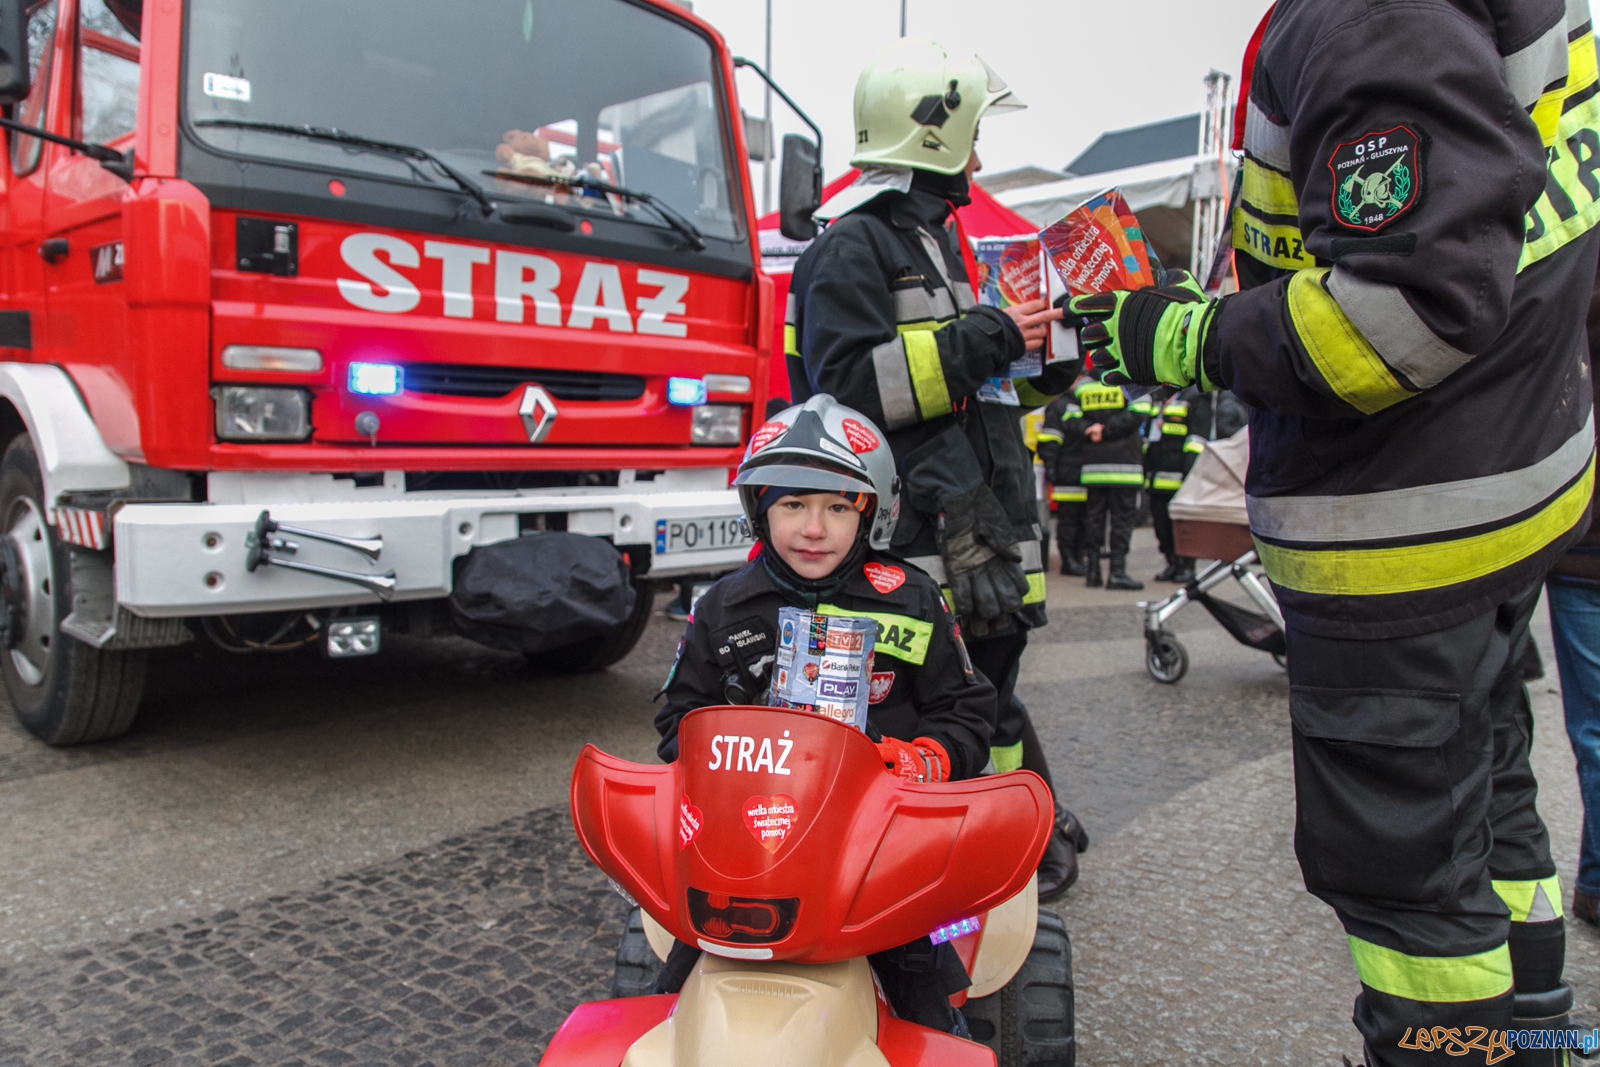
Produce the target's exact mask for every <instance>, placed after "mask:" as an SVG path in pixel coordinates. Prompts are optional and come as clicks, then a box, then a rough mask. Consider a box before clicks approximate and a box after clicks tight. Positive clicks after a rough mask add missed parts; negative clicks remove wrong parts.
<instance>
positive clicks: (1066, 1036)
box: [961, 908, 1077, 1067]
mask: <svg viewBox="0 0 1600 1067" xmlns="http://www.w3.org/2000/svg"><path fill="white" fill-rule="evenodd" d="M961 1013H962V1014H963V1015H965V1016H966V1018H967V1028H968V1029H969V1030H970V1031H971V1032H972V1039H973V1040H974V1041H976V1042H978V1043H979V1044H981V1045H986V1046H988V1048H989V1049H990V1050H991V1051H992V1052H993V1053H994V1055H995V1060H996V1065H997V1067H1073V1064H1074V1062H1075V1060H1076V1058H1077V1036H1076V1027H1075V1023H1074V1019H1073V988H1072V942H1071V940H1070V939H1068V937H1067V926H1066V923H1064V922H1062V921H1061V916H1059V915H1057V914H1056V913H1055V912H1054V911H1052V910H1051V909H1049V908H1040V909H1039V928H1038V930H1037V931H1036V932H1035V933H1034V935H1033V948H1032V949H1031V950H1030V951H1029V953H1028V958H1027V959H1026V960H1025V961H1024V962H1023V964H1022V967H1021V968H1020V969H1019V970H1018V971H1017V973H1016V974H1015V975H1014V976H1012V979H1011V981H1009V982H1007V983H1006V984H1005V985H1004V986H1002V987H1001V988H1000V991H999V992H997V993H992V994H990V995H989V996H987V997H979V998H977V999H976V1000H969V1001H967V1003H966V1004H965V1005H963V1006H962V1008H961Z"/></svg>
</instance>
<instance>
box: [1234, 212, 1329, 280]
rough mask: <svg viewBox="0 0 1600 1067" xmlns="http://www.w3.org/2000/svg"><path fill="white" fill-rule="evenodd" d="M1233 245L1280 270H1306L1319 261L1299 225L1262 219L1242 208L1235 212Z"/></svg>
mask: <svg viewBox="0 0 1600 1067" xmlns="http://www.w3.org/2000/svg"><path fill="white" fill-rule="evenodd" d="M1233 247H1234V248H1237V249H1238V250H1239V251H1241V252H1244V253H1246V254H1248V255H1249V256H1251V257H1252V258H1254V259H1258V260H1260V261H1261V262H1263V263H1265V264H1266V265H1267V266H1269V267H1277V268H1278V269H1279V270H1304V269H1305V268H1307V267H1311V266H1314V265H1315V264H1316V257H1314V256H1312V255H1311V254H1310V253H1308V252H1307V251H1306V246H1305V241H1304V240H1302V239H1301V237H1300V227H1299V226H1289V225H1285V224H1279V223H1271V222H1262V221H1261V220H1260V219H1258V218H1255V217H1253V216H1251V215H1247V214H1245V213H1244V211H1242V210H1240V211H1235V212H1234V213H1233Z"/></svg>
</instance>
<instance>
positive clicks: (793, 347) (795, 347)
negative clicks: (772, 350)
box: [783, 326, 800, 356]
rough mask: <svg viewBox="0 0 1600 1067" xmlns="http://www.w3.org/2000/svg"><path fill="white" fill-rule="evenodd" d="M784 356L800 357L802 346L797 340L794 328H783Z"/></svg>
mask: <svg viewBox="0 0 1600 1067" xmlns="http://www.w3.org/2000/svg"><path fill="white" fill-rule="evenodd" d="M783 354H784V355H786V356H798V355H800V345H799V343H798V342H797V341H796V340H795V336H794V327H793V326H785V327H784V328H783Z"/></svg>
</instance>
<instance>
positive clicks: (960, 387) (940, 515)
mask: <svg viewBox="0 0 1600 1067" xmlns="http://www.w3.org/2000/svg"><path fill="white" fill-rule="evenodd" d="M1020 106H1021V105H1020V104H1019V103H1017V102H1016V101H1015V99H1014V98H1013V97H1012V95H1011V91H1010V90H1009V89H1007V88H1006V87H1005V83H1004V82H1003V81H1002V80H1001V79H1000V77H999V76H998V75H996V74H995V73H994V72H993V71H991V70H989V68H988V67H987V66H985V65H984V63H983V61H982V60H980V59H978V58H977V57H976V56H973V55H971V54H968V55H967V56H966V57H965V58H957V57H951V56H948V55H947V54H946V53H945V51H944V49H942V48H940V47H939V46H938V45H937V44H935V43H934V42H932V41H915V40H902V41H900V42H898V43H896V44H894V45H892V46H890V47H889V48H888V49H886V50H885V51H884V52H882V53H880V54H879V55H878V56H877V58H875V59H874V60H873V61H872V62H871V63H870V64H868V66H867V68H866V69H865V70H864V71H863V72H862V74H861V78H860V80H859V81H858V82H857V84H856V97H855V117H856V130H857V145H856V148H857V151H856V155H855V157H854V158H853V159H852V160H851V162H852V164H853V165H855V166H858V167H861V168H862V174H861V177H860V178H859V179H858V180H857V181H856V183H855V184H854V185H852V186H850V187H849V188H847V189H845V190H843V191H842V192H840V193H839V194H837V195H836V196H835V197H834V198H833V199H831V200H830V201H829V202H828V203H827V204H824V205H823V206H822V209H821V210H820V211H819V212H818V213H817V217H818V218H819V219H824V220H831V224H830V225H829V226H828V228H827V230H825V231H824V232H823V233H822V235H821V236H819V237H818V238H817V239H816V240H815V241H814V242H813V243H812V244H811V246H810V247H809V248H807V249H806V251H805V253H804V254H803V255H802V256H801V257H800V259H799V261H798V262H797V263H796V264H795V268H794V274H793V276H792V278H791V281H790V289H789V305H788V309H787V315H786V322H787V328H786V329H785V348H786V350H787V355H788V360H789V386H790V395H792V396H793V397H794V398H795V399H796V400H803V399H805V398H806V397H810V396H814V395H817V394H821V393H828V394H831V395H833V396H835V397H838V399H839V401H840V402H841V403H844V404H848V405H850V406H851V407H853V408H856V409H858V410H860V411H863V412H865V413H867V415H869V416H870V417H871V418H872V419H873V421H875V422H877V423H878V424H879V425H880V426H882V427H883V428H884V431H885V434H886V436H887V439H888V442H889V447H890V448H891V449H892V450H893V452H894V457H895V463H896V467H897V469H898V471H899V473H900V476H901V478H902V479H903V480H904V493H903V496H902V504H901V506H902V509H903V513H902V514H901V516H900V523H899V526H898V527H897V528H896V532H895V541H894V546H893V548H894V551H895V552H896V553H898V554H901V555H903V556H905V557H906V558H907V559H909V560H910V561H911V562H912V563H914V564H916V565H917V566H918V567H921V568H922V569H923V570H926V571H927V572H928V573H929V574H931V575H933V576H934V577H935V579H937V580H938V581H939V582H940V584H941V585H942V586H944V587H945V588H947V589H949V590H950V595H951V598H952V601H953V604H954V607H955V609H956V612H957V613H958V614H959V615H960V616H961V622H962V627H963V631H964V632H965V634H966V636H967V640H968V648H969V649H970V651H971V653H972V658H973V661H974V663H976V664H977V666H978V669H979V670H980V671H982V672H983V673H984V674H985V675H986V676H987V677H988V678H990V679H991V680H992V681H993V682H994V684H995V687H996V689H997V690H998V697H997V704H998V711H997V716H998V722H997V725H996V729H995V735H994V738H993V740H992V742H991V749H992V752H991V755H992V757H993V759H994V762H995V766H996V767H997V769H999V770H1002V771H1004V770H1011V769H1014V768H1016V767H1018V766H1021V767H1025V768H1027V769H1028V770H1031V771H1034V772H1035V773H1037V774H1038V775H1039V776H1040V777H1041V778H1043V779H1044V780H1045V781H1046V782H1047V783H1050V784H1051V787H1052V789H1054V783H1053V782H1052V781H1051V777H1050V768H1049V764H1048V763H1047V762H1046V761H1045V758H1044V750H1043V747H1042V746H1041V745H1040V744H1039V742H1038V737H1037V735H1036V734H1035V732H1034V729H1033V725H1032V723H1031V722H1030V721H1029V719H1028V715H1027V711H1026V709H1025V708H1024V707H1023V705H1022V703H1021V701H1020V700H1018V699H1017V697H1016V694H1015V687H1016V680H1017V669H1018V665H1019V663H1020V661H1021V658H1022V651H1023V649H1024V648H1025V647H1026V645H1027V642H1028V630H1029V629H1030V628H1031V627H1035V626H1043V625H1044V624H1045V622H1046V615H1045V611H1044V593H1045V586H1044V561H1043V555H1042V552H1041V544H1040V541H1041V538H1042V537H1043V534H1044V531H1043V530H1042V529H1040V526H1039V513H1038V503H1037V497H1036V494H1035V489H1034V471H1033V457H1032V455H1031V454H1030V453H1029V451H1028V447H1027V444H1026V443H1025V442H1024V440H1023V436H1022V427H1021V415H1022V413H1023V412H1024V411H1027V410H1029V409H1031V408H1035V407H1040V406H1042V405H1044V404H1046V403H1048V402H1049V401H1050V399H1051V398H1052V397H1053V396H1054V395H1055V394H1057V393H1060V392H1062V391H1064V390H1065V389H1066V385H1067V383H1068V382H1070V381H1071V380H1072V377H1073V376H1074V375H1075V374H1076V373H1077V370H1078V366H1077V361H1075V360H1074V361H1061V362H1059V363H1056V364H1052V365H1051V366H1050V367H1049V368H1047V369H1046V371H1045V373H1044V375H1043V376H1042V377H1041V378H1036V379H1018V380H1015V381H1014V382H1012V383H1006V384H1010V385H1012V386H1013V387H1014V389H1013V390H1002V389H998V388H996V384H997V383H994V382H991V381H990V379H993V378H996V377H999V376H1004V375H1006V373H1007V368H1008V367H1009V366H1010V364H1011V363H1013V362H1014V361H1016V360H1018V359H1021V358H1022V355H1023V353H1024V350H1025V348H1026V347H1027V346H1028V345H1037V344H1040V343H1042V342H1043V341H1044V339H1045V333H1046V331H1047V329H1048V323H1049V321H1050V319H1051V317H1053V316H1054V315H1055V314H1056V313H1055V312H1053V311H1052V310H1050V309H1048V308H1046V307H1045V305H1044V302H1043V301H1033V302H1029V303H1025V304H1021V305H1018V306H1016V307H1012V308H1009V309H1007V310H1006V311H1001V310H999V309H997V308H991V307H981V306H979V305H978V303H977V300H976V299H975V297H974V295H973V289H972V285H971V284H970V277H971V275H969V273H968V270H967V267H966V265H965V262H964V260H966V259H968V258H970V256H971V252H970V250H967V249H963V248H962V247H961V245H960V242H959V240H958V239H956V237H955V235H953V234H952V233H950V232H949V230H948V229H947V228H946V227H947V223H948V222H950V221H951V215H952V211H951V206H952V205H961V204H965V203H968V196H967V192H968V189H969V186H968V174H969V169H976V166H977V156H976V154H975V153H974V152H973V143H974V141H975V139H976V135H977V125H978V119H979V118H980V117H981V116H982V115H983V114H984V113H985V112H986V111H1004V110H1011V109H1015V108H1017V107H1020ZM986 385H987V388H985V387H986ZM984 396H989V397H992V398H993V399H984V398H983V397H984ZM1018 403H1020V406H1018ZM1056 830H1057V832H1056V834H1054V835H1053V836H1052V839H1051V844H1050V846H1049V848H1047V849H1046V851H1045V856H1044V860H1043V861H1042V862H1041V864H1040V867H1039V892H1040V896H1041V899H1048V898H1050V897H1054V896H1057V895H1059V894H1060V893H1063V892H1065V891H1066V889H1067V887H1068V886H1070V885H1071V884H1072V881H1073V880H1074V879H1075V878H1076V877H1077V856H1076V853H1077V850H1079V849H1081V848H1082V847H1083V846H1084V844H1085V843H1086V841H1087V838H1086V837H1085V836H1084V834H1083V832H1082V827H1081V826H1080V825H1079V824H1078V821H1077V820H1076V818H1075V817H1073V816H1072V814H1071V813H1070V812H1068V811H1067V810H1066V809H1065V808H1062V807H1060V806H1059V804H1058V809H1057V826H1056Z"/></svg>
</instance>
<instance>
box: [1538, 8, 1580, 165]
mask: <svg viewBox="0 0 1600 1067" xmlns="http://www.w3.org/2000/svg"><path fill="white" fill-rule="evenodd" d="M1595 80H1596V70H1595V55H1594V34H1592V33H1586V34H1584V35H1583V36H1582V37H1579V38H1578V39H1577V40H1575V41H1571V42H1569V43H1568V44H1567V80H1566V82H1565V83H1563V84H1562V85H1560V86H1558V87H1557V88H1554V89H1551V90H1550V91H1549V92H1548V93H1545V94H1544V95H1543V96H1541V97H1539V100H1538V102H1537V103H1535V104H1534V105H1533V107H1531V108H1530V109H1528V116H1529V117H1530V118H1532V119H1533V124H1534V125H1535V126H1537V127H1538V128H1539V137H1540V138H1541V139H1542V140H1543V141H1544V146H1545V147H1546V148H1552V147H1554V146H1555V143H1556V139H1557V138H1558V137H1559V136H1560V135H1561V113H1562V112H1563V111H1564V110H1565V108H1566V103H1567V101H1568V100H1569V99H1571V98H1572V97H1574V96H1576V95H1578V94H1579V93H1581V92H1583V90H1585V89H1587V88H1588V87H1589V86H1591V85H1593V84H1594V83H1595Z"/></svg>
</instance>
